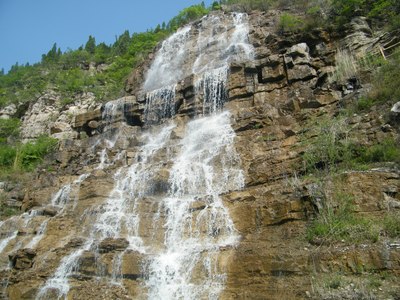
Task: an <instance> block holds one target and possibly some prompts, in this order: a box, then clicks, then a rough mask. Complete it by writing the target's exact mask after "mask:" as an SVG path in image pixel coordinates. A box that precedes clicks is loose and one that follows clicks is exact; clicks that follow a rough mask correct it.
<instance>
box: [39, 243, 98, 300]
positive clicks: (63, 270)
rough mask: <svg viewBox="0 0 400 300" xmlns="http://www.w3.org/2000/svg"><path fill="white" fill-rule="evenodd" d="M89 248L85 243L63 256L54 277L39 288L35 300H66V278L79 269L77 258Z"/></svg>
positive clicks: (67, 286)
mask: <svg viewBox="0 0 400 300" xmlns="http://www.w3.org/2000/svg"><path fill="white" fill-rule="evenodd" d="M90 246H91V243H90V242H89V243H86V244H85V246H83V247H82V248H80V249H78V250H76V251H73V252H72V253H71V254H69V255H67V256H64V257H63V259H62V260H61V262H60V265H59V267H58V268H57V270H56V272H55V274H54V276H53V277H51V278H50V279H49V280H47V281H46V283H45V285H44V286H43V287H41V288H40V290H39V293H38V294H37V295H36V299H37V300H40V299H43V300H44V299H52V298H53V297H55V296H56V297H57V299H61V298H66V297H67V294H68V292H69V290H70V285H69V280H68V277H69V276H71V275H72V274H73V273H74V272H76V271H77V270H78V269H79V264H78V263H79V258H80V257H81V255H82V253H83V252H84V251H85V250H88V249H89V248H90Z"/></svg>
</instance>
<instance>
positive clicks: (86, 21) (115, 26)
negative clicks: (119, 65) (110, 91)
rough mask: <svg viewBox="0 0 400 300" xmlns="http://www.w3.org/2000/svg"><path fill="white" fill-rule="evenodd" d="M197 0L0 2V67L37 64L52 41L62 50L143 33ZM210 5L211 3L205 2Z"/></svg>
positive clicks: (36, 0) (43, 0) (24, 0)
mask: <svg viewBox="0 0 400 300" xmlns="http://www.w3.org/2000/svg"><path fill="white" fill-rule="evenodd" d="M200 2H201V0H174V1H168V0H139V1H138V0H0V69H1V68H4V70H5V71H6V72H7V71H8V70H9V69H10V67H11V66H12V65H13V64H15V63H16V62H18V63H19V64H25V63H27V62H29V63H31V64H32V63H35V62H38V61H40V59H41V56H42V54H43V53H47V52H48V51H49V50H50V49H51V47H52V46H53V44H54V43H57V46H58V47H60V48H61V50H62V51H66V50H67V49H68V48H70V49H77V48H78V47H79V46H80V45H84V44H85V43H86V41H87V39H88V37H89V35H92V36H94V37H95V38H96V42H97V43H100V42H105V43H106V44H111V43H113V42H114V41H115V36H118V35H120V34H122V33H123V32H124V31H125V30H126V29H127V30H129V32H130V33H131V34H132V33H133V32H142V31H146V29H148V28H154V27H156V26H157V24H161V23H162V22H163V21H165V22H167V21H169V20H170V19H171V18H172V17H174V16H175V15H177V14H178V13H179V11H180V10H182V9H183V8H185V7H188V6H190V5H193V4H199V3H200ZM204 2H205V4H206V5H207V6H208V5H210V3H211V2H212V1H211V0H206V1H204Z"/></svg>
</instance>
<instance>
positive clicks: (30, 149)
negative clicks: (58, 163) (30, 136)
mask: <svg viewBox="0 0 400 300" xmlns="http://www.w3.org/2000/svg"><path fill="white" fill-rule="evenodd" d="M57 143H58V141H57V140H56V139H54V138H50V137H48V136H41V137H39V138H38V139H37V140H36V141H35V142H34V143H27V144H24V145H22V146H21V147H20V148H19V149H18V151H17V154H16V155H17V158H16V159H17V161H18V163H19V165H20V167H21V168H22V169H24V170H27V171H31V170H33V169H34V168H35V167H36V166H37V164H38V163H40V162H41V161H42V160H43V157H44V156H45V155H46V154H47V153H49V152H50V151H51V150H54V148H55V146H56V145H57Z"/></svg>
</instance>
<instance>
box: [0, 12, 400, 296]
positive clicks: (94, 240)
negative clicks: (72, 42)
mask: <svg viewBox="0 0 400 300" xmlns="http://www.w3.org/2000/svg"><path fill="white" fill-rule="evenodd" d="M281 14H282V13H281V12H279V11H269V12H257V11H256V12H252V13H250V14H249V15H248V16H247V15H244V14H229V13H224V12H215V13H213V14H211V15H210V16H207V17H205V18H203V19H201V20H199V21H196V22H194V23H192V24H190V25H189V27H185V28H184V29H181V30H180V31H178V32H177V33H176V34H175V35H173V36H171V37H170V38H169V39H167V40H166V41H165V42H164V43H163V44H160V45H159V46H158V47H157V48H156V49H155V50H154V53H152V54H151V55H150V56H149V59H148V60H147V61H145V62H144V63H143V64H142V66H141V67H140V68H137V69H136V70H133V72H132V74H131V76H130V77H129V79H128V80H127V83H126V92H127V95H126V97H123V98H121V99H117V100H114V101H111V102H109V103H106V104H103V105H100V104H96V103H95V102H94V99H93V97H91V95H90V94H89V95H88V94H82V95H80V97H79V99H78V100H77V101H76V102H75V104H74V105H69V106H67V107H65V106H63V105H61V104H60V102H59V99H58V98H57V95H56V94H54V93H50V92H49V93H48V94H47V95H45V96H43V97H42V98H40V99H38V101H37V102H36V103H34V104H32V105H31V107H30V108H29V109H28V111H27V113H26V114H25V115H24V116H23V128H24V129H23V136H24V137H25V138H26V139H30V138H33V137H36V136H38V135H39V134H40V133H43V132H49V133H51V134H53V136H54V137H57V138H60V143H59V148H58V151H57V152H55V153H53V154H52V155H51V157H50V158H49V161H48V162H47V168H45V167H43V168H42V169H41V170H39V171H37V172H36V173H34V175H33V176H32V178H29V179H28V181H26V182H21V183H19V184H18V185H15V184H13V183H12V182H4V183H3V184H2V190H3V194H4V195H5V197H8V198H7V199H9V202H12V205H14V206H15V207H18V208H19V209H20V210H21V213H22V214H21V215H18V216H14V217H11V218H9V219H6V220H3V221H2V222H1V223H0V233H1V236H0V237H1V238H2V239H1V240H0V250H1V253H2V256H1V258H0V263H1V266H2V267H3V269H4V271H3V272H2V274H1V275H0V278H1V281H2V283H3V297H4V298H9V299H34V298H35V297H36V298H38V299H53V298H54V299H56V298H57V297H66V298H68V299H94V298H96V299H144V298H148V297H150V298H154V299H162V298H163V296H164V297H165V299H167V298H168V297H169V298H170V299H173V298H184V297H192V298H199V299H203V298H211V299H307V298H310V299H311V298H312V299H397V297H398V295H399V294H400V287H399V283H398V276H399V271H400V244H399V243H400V240H399V230H398V225H396V224H397V222H398V221H399V212H398V209H399V208H400V194H399V193H398V190H399V186H400V171H399V168H398V162H399V160H398V157H396V155H394V156H390V155H389V156H388V157H387V158H386V159H383V156H385V155H386V154H385V149H386V150H387V149H389V148H390V147H392V148H394V150H393V152H395V153H397V152H396V151H398V139H399V129H400V128H399V122H398V117H399V116H398V110H396V108H392V103H378V104H377V105H375V106H372V108H369V109H367V110H357V109H355V108H354V107H357V104H358V103H359V102H360V101H362V99H363V97H364V96H365V95H367V94H368V93H369V92H370V90H371V89H372V88H373V87H371V80H372V79H371V67H370V66H368V67H365V68H364V69H362V70H361V71H360V70H357V72H356V73H354V72H353V73H351V72H350V73H346V72H344V73H343V72H340V70H339V66H340V64H341V63H342V59H343V57H345V58H346V59H350V60H354V61H356V60H357V59H359V60H362V59H363V58H365V57H367V56H368V54H371V53H378V56H379V49H380V48H379V46H382V45H387V43H388V35H387V34H380V33H374V32H372V30H371V29H370V27H369V26H368V24H367V23H366V22H365V20H364V19H363V18H355V19H354V20H353V21H352V23H351V24H348V26H347V28H346V31H345V32H343V33H342V34H340V35H339V34H330V33H328V32H326V31H323V30H320V29H317V28H316V29H314V30H312V31H310V32H299V33H290V34H288V33H282V32H281V31H280V29H279V26H278V23H279V18H280V15H281ZM390 38H391V40H393V39H397V38H398V37H397V36H396V35H391V36H390ZM389 40H390V39H389ZM170 48H171V49H170ZM171 53H172V55H171ZM341 55H342V56H341ZM346 55H347V56H346ZM372 66H373V65H372ZM372 68H373V67H372ZM149 74H150V75H149ZM360 99H361V100H360ZM4 114H5V113H4ZM50 115H53V117H49V116H50ZM49 119H50V122H49ZM382 145H383V146H382ZM379 147H381V148H379ZM378 148H379V149H380V151H381V152H379V151H378V150H377V151H376V152H377V153H375V152H373V151H374V149H378ZM392 148H390V149H392ZM371 149H372V150H371ZM396 149H397V150H396ZM372 152H373V153H372ZM371 153H372V154H371ZM374 153H375V154H374ZM368 155H370V156H373V155H377V156H378V157H377V158H376V159H370V158H368V157H369V156H368ZM379 155H380V156H379ZM396 228H397V229H396ZM396 230H397V231H396ZM188 293H189V294H188Z"/></svg>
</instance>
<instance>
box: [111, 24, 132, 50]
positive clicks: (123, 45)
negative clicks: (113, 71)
mask: <svg viewBox="0 0 400 300" xmlns="http://www.w3.org/2000/svg"><path fill="white" fill-rule="evenodd" d="M130 42H131V36H130V34H129V31H128V30H125V32H124V33H123V34H121V35H120V36H119V37H118V39H117V40H116V41H115V43H114V45H113V46H112V48H113V52H114V55H123V54H125V53H126V52H127V50H128V47H129V44H130Z"/></svg>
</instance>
